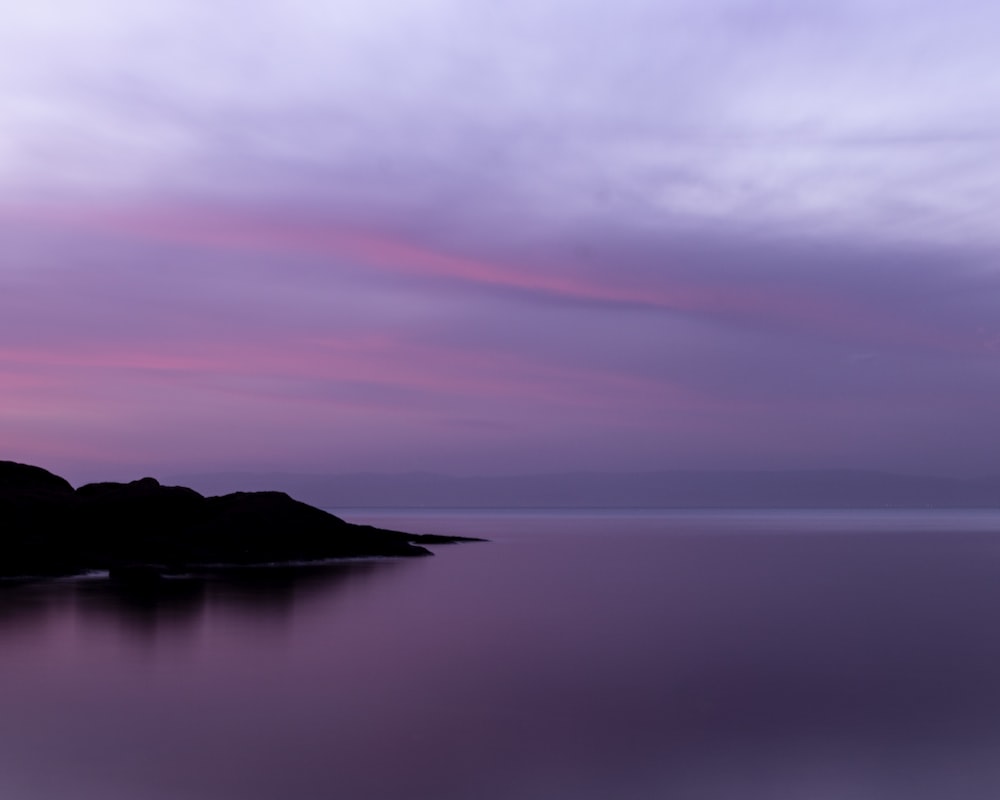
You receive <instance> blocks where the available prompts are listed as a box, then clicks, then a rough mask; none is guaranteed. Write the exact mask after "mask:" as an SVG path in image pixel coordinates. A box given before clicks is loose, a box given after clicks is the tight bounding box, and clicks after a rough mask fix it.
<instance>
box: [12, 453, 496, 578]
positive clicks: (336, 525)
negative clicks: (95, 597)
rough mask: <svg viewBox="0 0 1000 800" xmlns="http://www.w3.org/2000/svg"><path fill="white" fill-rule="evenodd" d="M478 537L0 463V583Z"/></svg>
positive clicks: (152, 572)
mask: <svg viewBox="0 0 1000 800" xmlns="http://www.w3.org/2000/svg"><path fill="white" fill-rule="evenodd" d="M472 541H483V540H482V539H476V538H474V537H463V536H439V535H435V534H411V533H405V532H403V531H395V530H387V529H384V528H376V527H373V526H371V525H356V524H353V523H350V522H347V521H345V520H343V519H341V518H340V517H338V516H336V515H334V514H331V513H329V512H327V511H324V510H323V509H320V508H316V507H314V506H310V505H307V504H306V503H302V502H299V501H298V500H294V499H293V498H291V497H289V496H288V495H287V494H285V493H284V492H234V493H232V494H226V495H220V496H216V497H206V496H203V495H201V494H199V493H198V492H196V491H195V490H194V489H190V488H188V487H186V486H163V485H162V484H160V483H159V481H157V480H156V479H155V478H141V479H139V480H135V481H131V482H129V483H110V482H109V483H89V484H85V485H83V486H80V487H79V488H77V489H74V488H73V486H72V485H71V484H70V483H69V482H68V481H67V480H66V479H64V478H62V477H60V476H58V475H55V474H54V473H52V472H49V471H48V470H45V469H43V468H42V467H37V466H33V465H30V464H21V463H18V462H14V461H0V578H18V577H58V576H70V575H82V574H86V573H88V572H94V571H100V572H107V573H108V575H109V576H110V578H111V579H112V580H115V581H120V582H123V583H129V582H136V583H139V582H150V581H156V580H158V579H159V578H161V577H162V576H164V575H167V574H171V573H183V572H187V571H190V570H191V569H195V568H198V567H201V566H208V565H216V566H217V565H232V566H249V565H264V564H278V565H287V564H294V563H297V562H316V561H324V560H331V559H347V558H370V557H413V556H428V555H432V553H431V552H430V551H429V550H428V549H427V548H426V547H425V545H438V544H451V543H455V542H472Z"/></svg>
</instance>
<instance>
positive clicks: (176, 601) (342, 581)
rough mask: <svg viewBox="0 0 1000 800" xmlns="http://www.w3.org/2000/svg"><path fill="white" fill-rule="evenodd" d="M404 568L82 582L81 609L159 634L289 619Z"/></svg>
mask: <svg viewBox="0 0 1000 800" xmlns="http://www.w3.org/2000/svg"><path fill="white" fill-rule="evenodd" d="M398 566H400V562H396V561H358V562H344V563H338V564H323V565H304V566H294V567H290V566H274V567H244V568H226V569H219V570H211V571H205V572H199V573H197V574H192V575H188V576H183V577H171V578H163V579H161V580H158V581H149V582H134V583H131V582H113V581H96V580H95V581H79V582H77V583H76V584H75V603H76V608H77V610H78V611H79V612H80V613H82V614H84V615H94V616H98V617H103V618H106V619H110V620H111V621H114V622H118V623H121V624H125V625H128V626H129V627H132V628H138V629H142V630H145V631H146V632H149V633H155V632H156V631H157V630H159V629H162V628H171V629H176V628H180V627H187V626H190V625H193V624H195V623H196V622H198V621H199V620H200V619H201V618H202V617H203V616H204V615H206V614H213V615H214V614H237V615H240V616H243V617H257V618H259V617H262V616H266V617H268V618H273V617H275V616H278V617H282V618H283V617H286V616H288V615H290V614H291V613H292V612H293V611H294V610H295V609H296V607H297V606H298V605H299V604H300V603H301V602H302V601H304V600H307V599H308V598H310V597H314V596H315V597H318V596H321V595H322V596H328V595H329V594H330V593H331V592H334V591H340V590H343V589H344V588H345V587H346V586H348V585H349V584H354V583H356V582H357V581H358V580H362V579H368V578H370V577H373V576H374V575H375V574H376V573H382V574H384V573H385V572H386V571H388V570H390V569H392V568H394V567H398Z"/></svg>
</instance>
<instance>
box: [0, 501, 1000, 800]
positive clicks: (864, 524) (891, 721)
mask: <svg viewBox="0 0 1000 800" xmlns="http://www.w3.org/2000/svg"><path fill="white" fill-rule="evenodd" d="M336 512H337V513H338V514H340V515H341V516H343V517H345V518H346V519H348V520H351V521H354V522H364V523H370V524H375V525H381V526H384V527H391V528H396V529H402V530H409V531H413V532H419V533H444V534H458V535H468V536H480V537H486V538H488V539H489V540H490V541H489V542H482V543H467V544H455V545H442V546H436V547H434V548H432V549H433V550H434V551H435V556H434V557H433V558H417V559H398V560H359V561H351V562H341V563H333V564H323V565H312V566H303V567H297V568H268V569H243V570H232V571H220V572H217V573H214V574H210V575H205V576H201V577H198V578H188V579H175V580H170V581H165V582H164V583H163V584H162V585H161V586H159V587H158V588H156V589H155V590H146V591H136V590H131V591H126V590H123V589H121V588H116V587H114V586H112V585H109V584H108V582H107V581H105V580H102V579H100V578H98V577H90V578H82V579H75V580H59V581H40V582H29V583H23V582H10V581H8V582H5V583H3V584H2V585H0V798H3V800H61V799H62V798H66V799H67V800H69V799H70V798H71V799H72V800H98V799H99V800H331V798H343V799H344V800H425V799H426V800H591V799H593V800H598V799H600V800H663V799H671V800H730V799H732V800H940V798H954V799H955V800H980V799H981V800H995V798H997V797H1000V511H923V510H920V511H914V510H878V511H747V512H740V511H725V512H720V511H656V510H652V511H650V510H636V511H621V510H615V511H601V510H593V511H580V510H574V511H534V510H531V511H510V510H507V511H469V510H462V511H448V510H434V509H420V510H391V511H388V510H379V509H337V510H336Z"/></svg>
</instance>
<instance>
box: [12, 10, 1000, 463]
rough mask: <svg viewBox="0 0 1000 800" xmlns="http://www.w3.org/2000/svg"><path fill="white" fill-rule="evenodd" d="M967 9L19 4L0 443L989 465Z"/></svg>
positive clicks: (990, 155) (382, 456) (987, 182)
mask: <svg viewBox="0 0 1000 800" xmlns="http://www.w3.org/2000/svg"><path fill="white" fill-rule="evenodd" d="M998 30H1000V5H997V4H995V3H987V2H985V0H953V2H951V3H948V4H942V3H940V2H928V0H906V1H905V2H903V0H838V2H836V3H821V2H809V1H808V0H756V1H755V2H747V1H745V0H618V2H615V3H607V2H597V0H504V2H495V1H494V0H405V1H404V0H338V2H336V3H330V2H319V0H281V2H277V0H261V1H260V2H256V3H245V2H239V3H237V2H234V1H231V0H214V2H212V3H204V2H202V0H146V1H145V2H142V3H135V2H134V1H133V0H34V2H32V3H31V4H15V5H12V4H8V6H7V7H5V8H4V10H3V18H2V24H0V458H5V459H10V460H16V461H26V462H29V463H36V464H40V465H42V466H46V467H48V468H49V469H53V470H55V471H57V472H61V473H62V474H65V475H67V477H70V478H71V479H75V480H84V479H86V480H96V479H123V478H128V477H138V475H139V474H140V473H141V474H153V475H156V474H160V473H164V472H168V473H169V472H177V471H195V472H210V471H215V470H247V471H298V472H358V471H374V472H405V471H423V470H427V471H437V472H446V473H451V474H456V475H472V474H484V475H487V474H502V473H531V472H558V471H565V470H612V471H636V470H647V469H648V470H653V469H721V468H726V469H788V468H793V469H795V468H867V469H885V470H893V471H903V472H925V473H933V474H941V475H959V476H974V475H991V474H992V475H1000V422H998V421H997V418H998V409H1000V368H998V367H1000V259H998V254H1000V227H998V226H997V225H996V222H995V214H996V210H997V209H998V208H1000V91H998V88H997V87H998V84H997V78H996V76H997V75H998V74H1000V49H998V48H997V47H996V32H997V31H998Z"/></svg>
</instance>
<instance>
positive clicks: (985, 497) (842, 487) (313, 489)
mask: <svg viewBox="0 0 1000 800" xmlns="http://www.w3.org/2000/svg"><path fill="white" fill-rule="evenodd" d="M166 482H177V483H180V484H183V485H186V486H191V487H193V488H194V489H197V490H198V491H199V492H202V493H203V494H210V495H211V494H226V493H229V492H235V491H258V490H264V489H276V490H280V491H284V492H287V493H288V494H290V495H292V496H293V497H294V498H296V499H297V500H302V501H304V502H306V503H311V504H313V505H318V506H322V507H324V508H334V509H336V508H350V507H372V508H1000V478H995V479H994V478H991V479H960V478H943V477H935V476H929V475H901V474H893V473H887V472H874V471H864V470H800V471H773V472H757V471H687V470H676V471H663V472H635V473H602V472H569V473H560V474H540V475H506V476H491V477H485V476H484V477H455V476H450V475H439V474H435V473H400V474H378V473H358V474H330V475H317V474H295V473H280V472H278V473H256V472H227V473H212V474H201V475H176V476H172V477H170V478H169V479H168V480H167V481H166Z"/></svg>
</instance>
